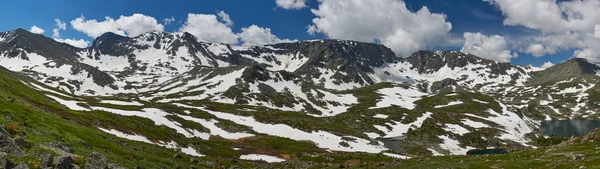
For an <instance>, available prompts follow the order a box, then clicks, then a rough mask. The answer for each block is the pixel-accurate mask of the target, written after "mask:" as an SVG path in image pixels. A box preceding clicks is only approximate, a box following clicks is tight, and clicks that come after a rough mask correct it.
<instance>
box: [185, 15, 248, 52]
mask: <svg viewBox="0 0 600 169" xmlns="http://www.w3.org/2000/svg"><path fill="white" fill-rule="evenodd" d="M222 19H223V18H222ZM179 31H181V32H188V33H190V34H192V35H194V36H196V37H198V38H200V39H202V40H206V41H209V42H218V43H228V44H237V43H238V38H239V37H238V35H237V34H235V33H233V31H232V30H231V27H230V26H229V25H228V24H227V23H226V22H224V21H223V22H221V21H219V20H218V19H217V16H216V15H212V14H193V13H190V14H188V17H187V21H186V22H185V23H184V24H183V26H182V27H181V28H180V29H179Z"/></svg>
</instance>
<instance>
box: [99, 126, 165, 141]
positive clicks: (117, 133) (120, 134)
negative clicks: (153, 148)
mask: <svg viewBox="0 0 600 169" xmlns="http://www.w3.org/2000/svg"><path fill="white" fill-rule="evenodd" d="M98 129H100V130H102V131H104V132H106V133H108V134H112V135H115V136H117V137H121V138H124V139H128V140H133V141H141V142H144V143H150V144H154V143H153V142H152V141H150V140H148V138H146V137H144V136H140V135H135V134H133V135H132V134H127V133H123V132H121V131H119V130H115V129H110V130H108V129H103V128H98Z"/></svg>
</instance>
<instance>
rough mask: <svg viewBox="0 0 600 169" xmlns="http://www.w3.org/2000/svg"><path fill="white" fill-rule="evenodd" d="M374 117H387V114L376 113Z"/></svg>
mask: <svg viewBox="0 0 600 169" xmlns="http://www.w3.org/2000/svg"><path fill="white" fill-rule="evenodd" d="M373 117H374V118H380V119H387V118H388V117H389V116H388V115H385V114H376V115H375V116H373Z"/></svg>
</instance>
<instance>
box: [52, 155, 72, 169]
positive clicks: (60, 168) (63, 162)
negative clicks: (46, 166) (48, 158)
mask: <svg viewBox="0 0 600 169" xmlns="http://www.w3.org/2000/svg"><path fill="white" fill-rule="evenodd" d="M73 162H75V161H74V160H73V157H71V156H69V155H65V156H60V157H57V158H56V159H55V160H54V166H55V168H57V169H72V168H73Z"/></svg>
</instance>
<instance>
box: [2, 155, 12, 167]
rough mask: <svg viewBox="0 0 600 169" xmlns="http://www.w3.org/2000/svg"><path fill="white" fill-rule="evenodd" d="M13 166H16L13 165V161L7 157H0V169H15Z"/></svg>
mask: <svg viewBox="0 0 600 169" xmlns="http://www.w3.org/2000/svg"><path fill="white" fill-rule="evenodd" d="M13 166H15V163H13V162H12V160H10V159H8V158H6V157H0V168H13Z"/></svg>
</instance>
